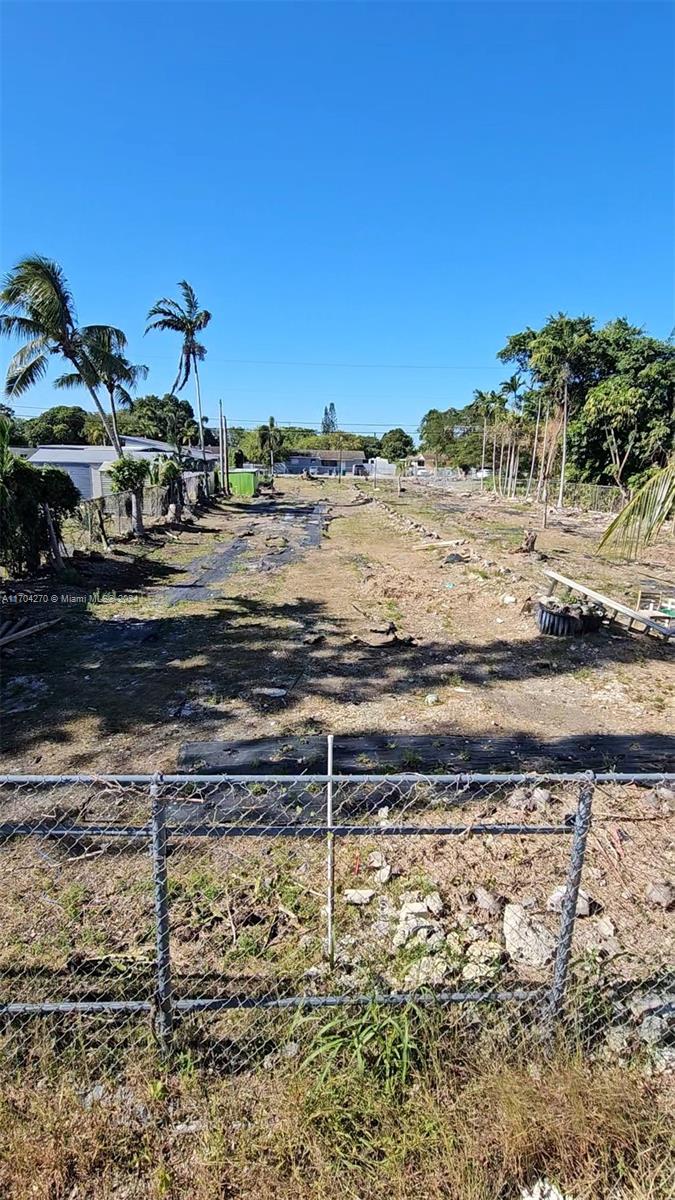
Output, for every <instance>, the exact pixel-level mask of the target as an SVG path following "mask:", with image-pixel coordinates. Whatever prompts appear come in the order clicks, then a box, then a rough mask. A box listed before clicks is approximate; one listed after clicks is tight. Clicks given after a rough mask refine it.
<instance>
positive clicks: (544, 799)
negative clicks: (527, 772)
mask: <svg viewBox="0 0 675 1200" xmlns="http://www.w3.org/2000/svg"><path fill="white" fill-rule="evenodd" d="M530 799H531V800H532V801H533V802H534V804H535V805H536V807H537V808H546V806H547V805H548V804H550V803H551V793H550V792H549V790H548V788H544V787H536V788H535V789H534V791H533V792H532V795H531V797H530Z"/></svg>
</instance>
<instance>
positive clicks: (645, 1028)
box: [638, 1013, 668, 1046]
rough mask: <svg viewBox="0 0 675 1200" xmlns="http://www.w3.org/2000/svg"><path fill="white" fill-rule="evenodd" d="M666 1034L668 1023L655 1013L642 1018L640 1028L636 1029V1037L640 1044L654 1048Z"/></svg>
mask: <svg viewBox="0 0 675 1200" xmlns="http://www.w3.org/2000/svg"><path fill="white" fill-rule="evenodd" d="M667 1032H668V1022H667V1020H666V1018H665V1017H658V1016H657V1015H656V1014H655V1013H648V1014H647V1016H646V1017H643V1018H642V1021H641V1022H640V1028H639V1029H638V1037H639V1039H640V1041H641V1042H646V1044H647V1045H648V1046H655V1045H656V1044H657V1042H660V1041H661V1040H662V1038H664V1037H665V1035H666V1034H667Z"/></svg>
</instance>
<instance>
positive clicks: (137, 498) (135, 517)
mask: <svg viewBox="0 0 675 1200" xmlns="http://www.w3.org/2000/svg"><path fill="white" fill-rule="evenodd" d="M131 527H132V529H133V532H134V533H135V535H136V537H143V534H144V533H145V526H144V525H143V488H138V490H137V491H134V492H132V493H131Z"/></svg>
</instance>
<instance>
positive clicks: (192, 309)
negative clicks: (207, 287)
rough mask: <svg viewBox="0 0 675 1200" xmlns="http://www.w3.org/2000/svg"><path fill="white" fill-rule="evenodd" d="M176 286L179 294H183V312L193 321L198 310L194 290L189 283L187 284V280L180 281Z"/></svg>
mask: <svg viewBox="0 0 675 1200" xmlns="http://www.w3.org/2000/svg"><path fill="white" fill-rule="evenodd" d="M178 286H179V288H180V290H181V292H182V293H183V300H184V301H185V312H186V314H187V315H188V316H189V317H191V318H192V319H194V317H195V316H196V313H197V311H198V309H199V305H198V303H197V295H196V292H195V289H194V288H193V286H192V284H191V283H188V281H187V279H181V280H180V282H179V284H178Z"/></svg>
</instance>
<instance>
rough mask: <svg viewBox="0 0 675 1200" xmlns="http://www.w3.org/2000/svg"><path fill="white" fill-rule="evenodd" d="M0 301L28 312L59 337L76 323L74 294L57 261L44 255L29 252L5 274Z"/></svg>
mask: <svg viewBox="0 0 675 1200" xmlns="http://www.w3.org/2000/svg"><path fill="white" fill-rule="evenodd" d="M0 303H1V304H3V305H6V306H8V307H9V308H13V309H16V310H19V315H21V314H22V313H23V314H25V313H26V312H28V313H29V319H33V320H39V322H40V324H41V325H42V327H43V329H44V330H45V331H47V330H49V332H50V334H51V336H53V337H58V336H62V335H63V334H68V333H69V332H70V331H71V330H72V329H73V328H74V327H75V324H76V319H75V310H74V304H73V297H72V294H71V292H70V289H69V287H68V283H67V281H66V277H65V275H64V273H63V270H62V269H61V267H60V266H59V264H58V263H56V262H53V261H52V260H51V259H48V258H45V257H44V256H43V255H39V254H36V255H30V256H29V257H28V258H24V259H22V260H21V262H19V263H17V265H16V266H15V267H14V269H13V270H12V271H10V272H9V274H8V275H7V276H6V277H5V280H4V286H3V289H2V292H0Z"/></svg>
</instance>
